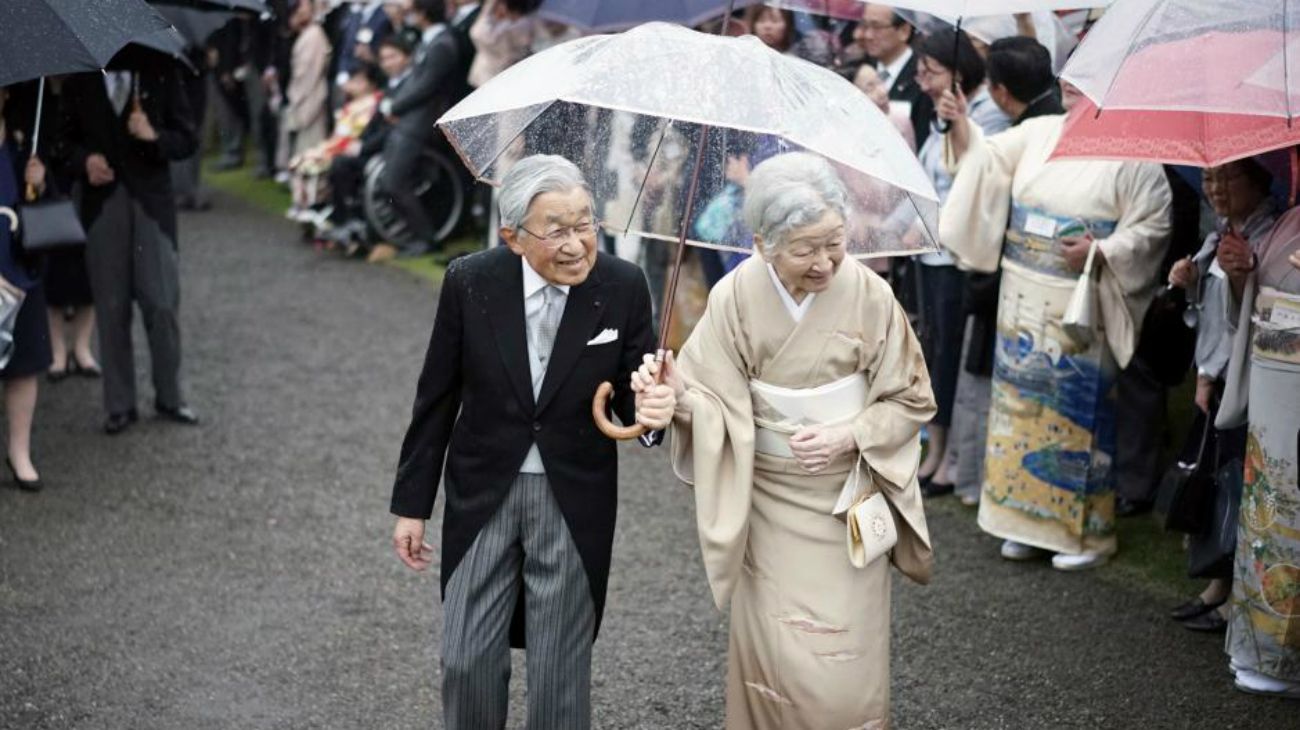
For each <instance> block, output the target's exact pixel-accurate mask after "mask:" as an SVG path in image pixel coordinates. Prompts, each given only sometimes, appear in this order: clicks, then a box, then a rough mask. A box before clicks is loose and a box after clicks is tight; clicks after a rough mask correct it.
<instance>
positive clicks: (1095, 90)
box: [1055, 0, 1300, 166]
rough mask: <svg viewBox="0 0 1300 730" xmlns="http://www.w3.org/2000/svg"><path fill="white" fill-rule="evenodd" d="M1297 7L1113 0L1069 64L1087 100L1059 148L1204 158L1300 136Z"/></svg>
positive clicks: (1062, 151) (1270, 0)
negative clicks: (1297, 121) (1299, 119)
mask: <svg viewBox="0 0 1300 730" xmlns="http://www.w3.org/2000/svg"><path fill="white" fill-rule="evenodd" d="M1298 16H1300V10H1297V9H1292V8H1288V6H1287V3H1286V0H1239V1H1238V2H1234V3H1231V4H1221V3H1206V2H1200V1H1198V0H1127V1H1126V2H1123V3H1119V4H1117V5H1115V6H1114V7H1112V8H1111V9H1110V11H1108V12H1107V13H1106V15H1104V16H1103V17H1102V19H1101V20H1100V21H1098V23H1097V24H1096V25H1095V26H1094V27H1093V29H1092V32H1091V33H1089V35H1088V37H1087V38H1086V39H1084V42H1083V43H1082V44H1080V46H1079V49H1078V50H1077V51H1076V52H1075V54H1074V56H1073V57H1072V58H1071V59H1070V62H1069V63H1067V64H1066V66H1065V69H1064V71H1062V74H1061V77H1062V78H1063V79H1065V80H1066V81H1069V82H1070V83H1072V84H1074V85H1075V86H1076V87H1078V88H1079V90H1080V91H1082V92H1083V94H1084V95H1085V96H1087V97H1088V99H1089V101H1090V102H1091V104H1081V105H1079V107H1078V108H1076V109H1075V110H1074V111H1073V112H1072V114H1071V116H1070V120H1069V122H1068V123H1067V126H1066V131H1065V133H1064V134H1063V135H1062V139H1061V143H1060V145H1059V146H1058V147H1057V149H1056V153H1055V155H1056V156H1057V157H1093V158H1110V159H1139V160H1149V161H1154V162H1170V163H1181V164H1192V165H1201V166H1208V165H1217V164H1221V163H1223V162H1227V161H1230V160H1233V159H1238V158H1242V157H1247V156H1250V155H1254V154H1258V153H1260V152H1264V151H1268V150H1271V149H1277V148H1279V147H1285V146H1289V145H1294V144H1296V143H1297V142H1300V127H1297V126H1296V125H1294V124H1293V123H1292V120H1293V118H1294V115H1295V112H1296V110H1297V109H1300V104H1297V97H1296V94H1297V90H1296V84H1297V82H1296V81H1294V80H1290V79H1289V77H1290V76H1292V75H1293V74H1292V73H1291V72H1292V71H1296V72H1300V67H1297V68H1293V69H1288V68H1287V67H1288V65H1293V64H1297V63H1300V61H1298V60H1297V58H1296V54H1295V53H1290V52H1288V48H1287V47H1288V45H1293V46H1294V44H1295V42H1296V40H1295V36H1294V35H1290V36H1288V29H1289V28H1292V27H1294V25H1293V24H1294V23H1296V22H1300V17H1298ZM1098 110H1100V111H1098Z"/></svg>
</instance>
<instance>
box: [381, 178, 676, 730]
mask: <svg viewBox="0 0 1300 730" xmlns="http://www.w3.org/2000/svg"><path fill="white" fill-rule="evenodd" d="M499 200H500V213H501V222H502V228H501V231H500V234H501V237H502V238H503V239H504V240H505V242H506V246H502V247H497V248H492V249H489V250H487V251H483V252H480V253H477V254H474V255H472V256H468V257H465V258H461V259H457V260H456V261H455V262H454V263H453V264H452V266H451V268H450V269H449V270H448V272H447V277H446V279H445V281H444V283H443V287H442V293H441V295H440V298H439V303H438V313H437V318H436V320H435V322H434V326H433V337H432V340H431V341H430V343H429V350H428V355H427V357H426V359H425V364H424V371H423V373H422V374H421V375H420V383H419V388H418V390H417V393H416V398H415V407H414V414H413V416H412V419H411V425H410V428H409V430H408V431H407V434H406V439H405V441H404V442H403V444H402V455H401V461H400V464H399V466H398V470H397V479H396V483H395V484H394V486H393V496H392V506H391V509H392V512H393V513H394V514H396V515H397V516H398V520H397V527H396V529H395V531H394V534H393V541H394V545H395V547H396V550H397V554H398V557H399V558H401V560H402V561H403V562H404V563H406V564H407V565H408V566H410V567H411V568H414V569H416V570H421V569H423V568H424V567H426V566H428V565H429V564H430V562H431V558H432V548H431V547H429V546H428V545H425V544H424V542H423V540H424V521H425V520H427V519H428V518H429V517H430V515H431V514H432V512H433V503H434V497H435V496H436V494H437V487H438V481H439V478H440V477H441V476H442V475H443V466H444V460H445V464H446V476H445V478H446V485H447V487H446V490H445V494H446V513H445V515H444V518H443V528H442V590H443V607H444V612H445V617H444V620H443V646H442V650H443V658H442V667H443V711H444V719H445V726H446V727H447V728H448V729H449V730H477V729H478V728H501V727H505V721H506V708H507V704H508V702H507V698H508V682H509V675H510V651H509V649H510V646H511V645H514V646H523V639H524V637H525V636H526V637H527V641H528V645H529V651H528V654H527V666H528V721H527V725H528V727H530V728H536V729H538V730H543V729H545V728H557V729H558V728H564V729H565V730H582V729H583V728H588V727H590V725H591V717H590V714H591V708H590V678H591V644H592V642H593V641H594V640H595V637H596V632H597V630H598V628H599V626H600V617H601V614H602V611H603V608H604V603H605V588H606V585H607V582H608V575H609V564H610V552H611V549H612V546H613V539H614V518H615V508H616V506H617V501H618V495H617V490H618V452H617V448H616V445H615V442H613V441H611V440H609V439H607V438H605V437H604V436H602V435H601V433H600V432H599V431H598V430H597V429H596V427H595V424H594V423H593V421H592V415H591V401H592V395H593V393H594V392H595V390H596V388H597V387H598V386H599V384H600V383H601V382H603V381H609V382H612V383H614V385H615V391H614V398H613V410H614V412H615V413H617V414H618V416H619V417H620V419H621V420H622V421H623V422H624V423H631V422H632V421H633V420H634V419H635V420H636V421H637V422H638V423H641V424H642V425H644V426H646V427H648V428H651V429H663V428H665V427H666V426H667V424H668V422H669V419H670V418H671V417H672V407H673V396H672V391H671V389H669V388H667V386H658V388H657V389H656V390H654V391H653V392H650V393H647V394H645V395H636V394H634V393H633V392H632V390H631V387H630V385H631V383H630V378H631V373H632V372H633V371H634V370H636V369H637V368H638V367H639V366H640V364H641V362H642V357H643V355H644V354H645V353H648V352H651V351H652V350H653V348H654V345H655V339H654V333H653V332H652V331H651V320H650V292H649V290H648V289H647V287H646V282H645V277H644V275H643V274H642V273H641V270H640V269H638V268H637V267H636V266H634V265H632V264H629V263H626V262H623V261H621V260H619V259H617V258H614V257H610V256H607V255H606V254H603V253H598V252H597V245H596V238H597V237H596V222H595V220H594V219H593V212H592V201H591V193H590V191H589V188H588V187H587V183H586V181H585V180H584V179H583V177H582V173H581V172H579V171H578V169H577V168H576V167H575V166H574V165H573V164H572V163H571V162H569V161H568V160H565V159H564V158H562V157H557V156H552V155H536V156H533V157H527V158H525V159H523V160H521V161H520V162H518V163H517V164H516V165H515V166H514V167H513V168H512V169H511V170H510V172H509V173H508V174H507V175H506V176H505V178H504V180H503V181H502V187H501V194H500V196H499ZM653 442H654V440H652V441H651V442H650V443H653ZM512 616H513V626H512Z"/></svg>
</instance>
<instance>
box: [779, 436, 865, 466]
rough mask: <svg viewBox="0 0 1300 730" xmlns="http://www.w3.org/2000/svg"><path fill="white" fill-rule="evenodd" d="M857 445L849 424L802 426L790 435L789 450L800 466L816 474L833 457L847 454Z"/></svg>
mask: <svg viewBox="0 0 1300 730" xmlns="http://www.w3.org/2000/svg"><path fill="white" fill-rule="evenodd" d="M857 447H858V445H857V443H856V442H855V441H854V440H853V430H852V428H851V427H849V426H846V425H844V426H804V427H803V428H800V429H799V430H798V431H796V432H795V434H794V435H793V436H791V437H790V450H791V451H793V452H794V460H795V461H797V462H799V466H800V468H802V469H803V470H804V471H806V472H808V473H810V474H816V473H817V472H819V471H821V470H822V469H825V468H826V465H827V464H830V463H831V461H832V460H834V459H835V457H837V456H839V455H841V454H847V453H850V452H852V451H854V450H856V449H857Z"/></svg>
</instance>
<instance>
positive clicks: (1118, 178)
mask: <svg viewBox="0 0 1300 730" xmlns="http://www.w3.org/2000/svg"><path fill="white" fill-rule="evenodd" d="M1064 119H1065V118H1064V117H1063V116H1059V115H1058V116H1046V117H1038V118H1035V119H1030V120H1028V121H1026V122H1024V123H1023V124H1021V125H1019V126H1017V127H1014V128H1012V129H1010V130H1008V131H1006V132H1003V133H1001V134H998V135H995V136H992V137H989V138H987V139H985V138H984V137H983V135H982V134H981V133H980V130H979V129H978V128H976V127H975V126H974V125H971V134H972V140H971V147H970V150H969V151H968V152H967V154H966V156H965V158H964V159H963V160H962V162H961V166H960V169H959V170H958V173H957V176H956V179H955V180H954V181H953V187H952V190H951V192H950V193H949V195H948V200H947V202H946V203H945V205H944V207H943V210H942V211H941V213H940V216H939V239H940V241H941V242H942V243H943V245H945V246H947V247H948V248H949V249H950V250H951V252H952V253H953V256H954V257H955V258H956V259H957V263H958V265H959V266H961V267H962V268H965V269H968V270H975V271H982V272H992V271H995V270H997V269H998V268H999V267H1000V268H1001V269H1002V272H1003V275H1002V285H1001V290H1000V292H999V295H998V296H999V302H998V335H997V345H996V349H995V352H994V368H993V397H992V405H991V408H990V412H989V434H988V443H987V451H986V455H985V462H984V464H985V473H984V484H983V494H982V498H981V500H980V513H979V522H980V527H982V528H983V529H984V530H985V531H986V532H989V533H991V534H993V535H996V536H998V537H1001V538H1004V539H1009V540H1014V541H1016V542H1021V543H1025V544H1029V545H1034V546H1036V547H1040V548H1045V549H1047V550H1051V551H1054V552H1058V553H1067V554H1080V553H1092V552H1098V553H1110V552H1113V551H1114V550H1115V536H1114V509H1115V492H1114V483H1115V473H1114V455H1115V402H1114V399H1115V394H1114V383H1115V378H1116V375H1117V371H1118V368H1124V367H1126V366H1127V365H1128V363H1129V360H1130V359H1131V358H1132V357H1133V352H1134V350H1136V348H1137V339H1138V330H1139V327H1140V325H1141V322H1142V318H1143V317H1144V316H1145V314H1146V310H1147V307H1148V306H1150V304H1151V300H1152V299H1153V298H1154V297H1155V294H1156V292H1157V291H1158V290H1159V286H1160V282H1159V281H1157V277H1158V271H1159V267H1160V263H1161V260H1162V259H1163V257H1164V253H1165V248H1166V246H1167V245H1168V237H1169V227H1170V222H1169V205H1170V192H1169V183H1168V181H1166V180H1165V177H1164V172H1163V170H1162V169H1161V168H1160V166H1159V165H1154V164H1150V163H1136V162H1105V161H1076V160H1061V161H1051V162H1049V161H1048V157H1049V155H1050V154H1051V152H1052V150H1053V148H1055V147H1056V142H1057V140H1058V139H1059V138H1060V135H1061V127H1062V124H1063V122H1064ZM1085 233H1088V234H1090V235H1092V237H1093V238H1094V239H1095V240H1097V242H1098V243H1097V247H1098V250H1099V251H1100V252H1101V253H1102V254H1103V255H1104V257H1105V260H1104V263H1103V264H1102V265H1101V266H1100V267H1099V268H1100V271H1099V272H1095V275H1096V276H1097V277H1098V281H1097V291H1098V300H1099V304H1100V306H1099V310H1100V320H1101V321H1100V322H1099V323H1098V324H1097V328H1096V330H1095V331H1094V333H1093V336H1092V338H1091V341H1090V342H1078V341H1075V340H1072V339H1071V338H1070V337H1069V336H1068V335H1067V334H1066V333H1065V332H1064V331H1063V330H1062V327H1061V322H1062V319H1063V317H1064V314H1065V309H1066V306H1067V304H1068V303H1069V300H1070V295H1071V294H1072V293H1073V291H1074V289H1075V285H1076V283H1077V281H1078V277H1079V275H1078V274H1076V273H1074V272H1073V271H1071V270H1070V268H1069V266H1068V265H1067V263H1066V261H1065V258H1064V256H1063V255H1062V254H1061V252H1060V241H1061V239H1062V238H1065V237H1070V236H1081V235H1084V234H1085Z"/></svg>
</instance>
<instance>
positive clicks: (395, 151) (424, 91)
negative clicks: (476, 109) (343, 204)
mask: <svg viewBox="0 0 1300 730" xmlns="http://www.w3.org/2000/svg"><path fill="white" fill-rule="evenodd" d="M409 1H410V2H411V13H410V18H411V19H412V21H413V22H414V24H415V27H416V29H417V30H419V31H420V45H419V46H418V47H417V48H416V50H415V59H414V61H413V66H412V69H411V73H410V76H408V77H407V78H406V79H405V80H404V81H403V82H402V83H401V84H400V85H399V86H398V87H397V88H396V89H395V90H394V91H393V93H392V95H391V96H390V97H389V98H386V99H384V101H383V102H382V103H381V105H380V109H379V110H380V112H381V113H382V114H383V115H384V116H385V117H387V118H388V119H389V122H390V123H391V124H392V127H393V129H392V132H391V133H390V134H389V136H388V139H387V141H386V142H385V146H384V177H383V180H382V181H381V183H382V185H383V188H384V191H385V192H387V193H388V195H390V196H391V197H392V199H393V204H394V206H396V208H397V210H398V212H400V213H401V214H402V218H403V220H405V221H406V225H407V228H408V230H409V231H410V234H409V237H408V238H407V240H405V241H395V242H393V243H395V244H397V245H399V246H400V247H401V248H402V249H403V250H404V252H406V253H410V254H420V253H426V252H428V251H431V250H433V248H434V245H435V241H434V239H435V238H436V237H437V229H436V226H435V225H434V223H433V220H432V219H431V218H430V217H429V213H428V211H426V210H425V209H424V204H423V203H421V202H420V197H419V195H417V194H416V190H417V189H418V188H419V183H420V180H421V176H422V175H423V174H425V172H427V171H425V170H422V169H421V166H420V161H421V159H422V156H423V152H424V150H425V148H426V147H427V146H428V145H429V144H430V143H431V142H432V140H433V139H434V134H435V132H436V131H437V130H436V129H435V127H434V123H435V122H437V120H438V117H439V116H441V115H442V113H443V112H445V111H446V110H447V109H449V108H451V105H452V104H453V103H454V101H455V98H456V94H457V91H458V89H460V88H461V86H462V85H463V83H464V80H463V79H460V78H457V74H458V73H460V72H461V69H462V64H461V60H460V56H461V53H460V51H461V44H460V43H459V42H458V41H457V40H456V33H455V32H454V31H452V30H451V29H449V28H448V26H447V25H446V24H445V23H444V22H443V19H444V14H443V13H444V0H409Z"/></svg>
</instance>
